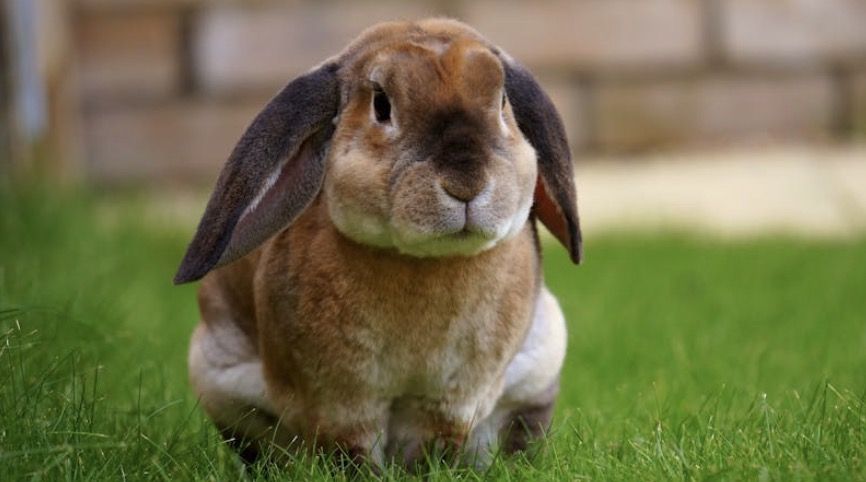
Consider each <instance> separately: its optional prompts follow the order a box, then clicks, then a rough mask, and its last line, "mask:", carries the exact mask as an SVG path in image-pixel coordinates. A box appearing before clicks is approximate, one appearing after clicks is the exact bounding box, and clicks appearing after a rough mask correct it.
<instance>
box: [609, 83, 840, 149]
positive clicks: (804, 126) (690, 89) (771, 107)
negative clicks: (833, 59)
mask: <svg viewBox="0 0 866 482" xmlns="http://www.w3.org/2000/svg"><path fill="white" fill-rule="evenodd" d="M833 88H834V86H833V82H832V80H831V79H830V78H829V77H828V76H825V75H823V74H820V73H815V74H802V75H792V76H788V75H786V76H778V77H777V76H767V75H757V74H739V75H737V74H727V75H722V76H718V77H709V76H698V77H689V78H673V79H667V80H664V79H659V80H645V81H633V82H619V83H615V84H606V85H602V86H600V87H599V89H598V92H597V97H596V99H595V100H596V103H595V107H596V114H597V117H596V118H595V121H596V124H595V132H596V139H595V141H596V142H595V145H596V146H597V147H599V148H600V149H601V150H603V151H613V152H616V151H639V150H646V149H656V148H665V147H673V146H678V145H683V144H685V145H689V144H691V145H699V144H704V143H708V144H714V145H718V144H728V143H739V142H743V141H768V142H775V141H781V140H810V139H811V140H814V139H824V138H826V137H827V136H829V135H830V131H831V129H832V125H833V119H832V116H833V115H834V109H833V104H834V101H835V97H834V91H833Z"/></svg>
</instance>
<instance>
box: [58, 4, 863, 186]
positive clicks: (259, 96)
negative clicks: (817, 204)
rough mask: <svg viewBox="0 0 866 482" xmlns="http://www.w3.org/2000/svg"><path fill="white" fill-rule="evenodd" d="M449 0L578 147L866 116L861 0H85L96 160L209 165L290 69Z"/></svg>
mask: <svg viewBox="0 0 866 482" xmlns="http://www.w3.org/2000/svg"><path fill="white" fill-rule="evenodd" d="M442 14H445V15H451V16H456V17H457V18H461V19H463V20H465V21H467V22H468V23H470V24H472V25H473V26H475V27H476V28H477V29H479V30H480V31H481V32H482V33H484V34H485V35H487V36H488V38H490V39H491V40H493V41H494V42H495V43H498V44H499V45H501V46H502V47H503V48H505V49H506V50H507V51H509V53H511V54H512V56H514V57H515V58H517V59H518V60H520V61H522V62H523V63H525V64H526V65H528V66H529V67H530V68H531V69H532V70H533V71H534V72H535V73H536V74H537V75H538V77H539V78H540V80H541V82H542V84H543V85H544V86H545V88H546V89H547V90H548V92H549V93H550V94H551V96H552V97H553V99H554V101H555V102H556V104H557V105H558V107H559V109H560V111H561V113H562V114H563V117H564V119H565V121H566V124H567V129H568V132H569V135H570V138H571V141H572V144H573V148H574V150H575V151H576V153H578V155H580V154H583V153H623V152H636V151H643V150H658V149H668V148H678V147H681V146H703V145H711V146H716V145H725V144H741V143H746V142H753V141H759V142H785V141H803V140H806V141H810V140H816V141H826V140H843V139H848V138H850V137H851V136H852V135H856V134H855V133H857V132H859V133H860V135H863V133H864V132H866V27H864V26H866V2H864V1H863V0H572V1H568V0H537V1H532V2H529V1H518V0H426V1H416V2H406V1H400V0H378V1H373V0H367V1H358V0H355V1H350V0H326V1H300V0H296V1H288V2H276V1H255V2H250V1H247V2H242V1H240V0H235V1H231V0H223V1H219V2H212V1H205V0H174V1H171V0H75V1H74V7H73V8H72V9H71V14H70V22H71V28H72V32H73V34H72V44H73V47H72V48H73V50H74V52H75V56H76V69H75V70H76V73H77V75H76V76H75V78H76V79H77V80H76V82H77V87H78V91H79V92H80V94H81V112H82V116H81V123H82V125H81V128H82V129H81V130H82V132H83V135H84V141H85V142H84V156H85V158H86V160H87V166H88V167H87V169H88V171H89V173H90V174H91V176H92V177H93V178H95V179H97V180H100V181H105V182H117V181H123V182H126V181H136V180H144V181H149V180H150V181H153V180H159V181H160V182H166V180H168V181H169V182H189V181H192V182H195V181H201V180H205V181H206V182H211V181H212V180H213V178H214V177H215V175H216V172H217V171H218V168H219V166H220V165H221V164H222V163H223V162H224V160H225V158H226V156H227V155H228V153H229V151H230V149H231V147H232V146H233V144H234V142H235V141H236V140H237V138H238V137H239V136H240V134H241V133H242V132H243V130H244V128H245V127H246V125H247V124H248V123H249V121H250V120H251V119H252V117H253V115H254V114H255V113H256V112H257V111H258V110H259V109H260V108H261V107H262V106H263V104H264V103H265V102H266V101H267V99H268V98H269V97H270V96H271V95H272V94H273V93H274V92H275V91H276V90H277V89H279V88H280V87H281V86H282V85H283V84H284V83H285V82H286V81H288V80H289V79H291V78H292V77H293V76H295V75H297V74H299V73H301V72H303V71H305V70H307V69H308V68H309V67H311V66H312V65H314V64H316V63H318V62H319V61H321V60H322V59H324V58H326V57H328V56H330V55H332V54H334V53H336V52H338V51H339V50H340V49H341V48H342V46H343V45H345V44H346V43H347V42H348V41H349V40H351V39H352V38H353V37H355V36H356V35H357V34H358V33H359V32H360V31H361V30H362V29H363V28H365V27H367V26H369V25H370V24H373V23H375V22H377V21H380V20H385V19H394V18H405V19H414V18H420V17H423V16H427V15H442Z"/></svg>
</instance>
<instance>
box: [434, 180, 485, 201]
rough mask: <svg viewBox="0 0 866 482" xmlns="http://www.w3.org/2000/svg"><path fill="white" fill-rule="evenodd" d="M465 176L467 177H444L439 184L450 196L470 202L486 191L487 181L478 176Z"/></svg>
mask: <svg viewBox="0 0 866 482" xmlns="http://www.w3.org/2000/svg"><path fill="white" fill-rule="evenodd" d="M465 177H466V179H442V180H441V181H440V182H439V184H440V185H441V186H442V189H443V190H444V191H445V192H446V193H447V194H448V195H449V196H451V197H453V198H454V199H457V200H458V201H461V202H464V203H469V202H471V201H472V200H473V199H475V198H476V197H478V195H479V194H481V193H482V192H483V191H484V188H485V186H486V185H487V183H486V182H485V181H484V179H480V178H478V177H476V176H465Z"/></svg>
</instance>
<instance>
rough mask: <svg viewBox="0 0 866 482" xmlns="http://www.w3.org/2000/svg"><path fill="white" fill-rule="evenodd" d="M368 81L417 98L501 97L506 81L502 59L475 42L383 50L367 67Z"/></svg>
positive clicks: (411, 43)
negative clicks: (433, 96) (428, 96)
mask: <svg viewBox="0 0 866 482" xmlns="http://www.w3.org/2000/svg"><path fill="white" fill-rule="evenodd" d="M363 70H364V71H365V74H364V75H362V77H364V78H365V80H367V81H370V82H373V83H375V84H378V85H381V86H383V87H385V89H386V90H392V91H395V92H396V91H404V92H406V91H408V92H406V93H407V94H409V95H411V96H412V97H415V96H417V95H425V96H426V95H449V96H453V95H457V96H459V97H463V98H469V99H478V100H481V101H483V102H484V101H486V100H487V99H490V98H493V97H498V95H499V94H500V92H501V90H502V86H503V83H504V79H505V74H504V69H503V67H502V64H501V62H500V60H499V58H498V57H497V56H496V55H495V54H493V53H492V52H491V51H490V49H489V48H488V47H487V46H485V45H483V44H481V43H479V42H476V41H473V40H465V39H458V40H456V41H448V39H429V40H428V41H425V42H423V43H422V42H418V41H407V42H402V43H399V44H396V45H391V46H389V48H387V49H382V50H379V51H378V52H376V53H375V55H373V56H372V58H370V59H368V60H367V62H365V63H364V66H363Z"/></svg>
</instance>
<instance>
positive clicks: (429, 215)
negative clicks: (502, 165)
mask: <svg viewBox="0 0 866 482" xmlns="http://www.w3.org/2000/svg"><path fill="white" fill-rule="evenodd" d="M511 175H512V176H513V175H514V174H513V173H512V174H511ZM503 176H504V174H503ZM521 191H522V190H518V189H516V188H515V187H514V186H513V185H512V181H511V180H510V179H508V177H507V176H504V177H502V178H498V177H496V176H494V177H493V178H492V179H491V180H490V181H489V182H488V183H486V185H485V186H484V188H483V189H482V191H481V192H480V193H479V194H478V195H477V196H476V197H475V198H473V199H472V200H470V201H468V202H466V201H461V200H460V199H457V198H455V197H454V196H453V195H451V194H449V193H448V192H447V191H446V190H445V188H443V187H442V185H441V184H440V183H439V181H438V177H437V176H436V174H434V173H432V172H431V171H430V170H428V169H425V168H424V167H422V166H419V167H418V168H416V169H413V170H410V171H409V172H406V173H404V175H403V176H402V177H401V178H400V180H399V182H398V183H397V185H396V189H395V191H394V196H393V200H392V206H393V207H392V213H391V214H392V217H391V223H392V228H393V240H394V246H395V247H396V248H397V249H398V250H399V251H401V252H403V253H405V254H410V255H413V256H420V257H431V256H472V255H475V254H478V253H480V252H482V251H485V250H487V249H490V248H492V247H493V246H495V245H496V244H497V243H498V242H500V241H502V240H503V239H505V238H508V237H510V236H511V235H512V234H514V233H516V232H518V231H519V230H520V228H521V227H522V226H523V225H524V224H525V223H526V220H527V218H528V217H529V209H530V207H531V196H530V197H529V199H528V200H523V199H521V198H520V192H521Z"/></svg>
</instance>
